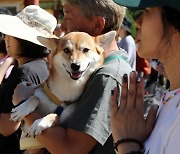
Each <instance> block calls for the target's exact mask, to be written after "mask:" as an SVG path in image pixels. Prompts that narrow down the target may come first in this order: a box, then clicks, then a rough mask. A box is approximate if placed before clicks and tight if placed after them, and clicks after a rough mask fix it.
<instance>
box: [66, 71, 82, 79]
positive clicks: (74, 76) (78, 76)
mask: <svg viewBox="0 0 180 154" xmlns="http://www.w3.org/2000/svg"><path fill="white" fill-rule="evenodd" d="M68 73H69V75H70V77H71V78H72V79H73V80H78V79H79V78H80V77H81V76H82V73H83V72H68Z"/></svg>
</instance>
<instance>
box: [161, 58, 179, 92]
mask: <svg viewBox="0 0 180 154" xmlns="http://www.w3.org/2000/svg"><path fill="white" fill-rule="evenodd" d="M179 62H180V56H178V55H177V56H173V58H166V60H164V62H162V63H163V65H164V68H165V71H166V73H167V76H168V79H169V81H170V90H175V89H177V88H180V80H179V79H180V67H179V65H178V64H179Z"/></svg>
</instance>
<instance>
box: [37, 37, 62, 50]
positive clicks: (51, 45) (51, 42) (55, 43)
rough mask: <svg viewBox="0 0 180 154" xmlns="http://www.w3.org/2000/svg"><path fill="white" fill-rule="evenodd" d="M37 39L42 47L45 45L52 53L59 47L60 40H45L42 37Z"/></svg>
mask: <svg viewBox="0 0 180 154" xmlns="http://www.w3.org/2000/svg"><path fill="white" fill-rule="evenodd" d="M37 39H38V41H39V42H40V43H41V44H42V45H44V46H45V47H46V48H47V49H49V50H50V51H55V50H56V49H57V47H58V42H59V39H58V38H45V37H42V36H38V37H37Z"/></svg>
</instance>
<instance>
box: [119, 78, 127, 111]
mask: <svg viewBox="0 0 180 154" xmlns="http://www.w3.org/2000/svg"><path fill="white" fill-rule="evenodd" d="M127 94H128V75H127V74H124V75H123V82H122V89H121V98H120V106H119V110H120V112H124V110H125V108H126V105H127Z"/></svg>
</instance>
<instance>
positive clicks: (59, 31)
mask: <svg viewBox="0 0 180 154" xmlns="http://www.w3.org/2000/svg"><path fill="white" fill-rule="evenodd" d="M54 35H56V36H57V37H59V38H61V37H62V36H64V32H63V31H62V28H61V24H60V23H58V24H57V25H56V28H55V30H54Z"/></svg>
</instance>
